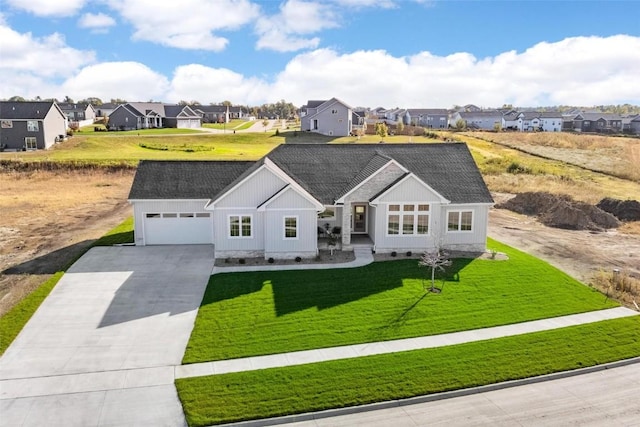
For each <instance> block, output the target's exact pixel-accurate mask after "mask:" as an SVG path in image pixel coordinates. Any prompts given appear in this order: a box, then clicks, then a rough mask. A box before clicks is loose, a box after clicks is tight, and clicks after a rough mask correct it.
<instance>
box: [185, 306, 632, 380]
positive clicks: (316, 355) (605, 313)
mask: <svg viewBox="0 0 640 427" xmlns="http://www.w3.org/2000/svg"><path fill="white" fill-rule="evenodd" d="M638 314H640V313H638V312H636V311H633V310H631V309H628V308H625V307H617V308H612V309H608V310H599V311H591V312H588V313H580V314H572V315H568V316H561V317H554V318H550V319H542V320H534V321H531V322H523V323H516V324H512V325H504V326H497V327H493V328H483V329H475V330H470V331H463V332H454V333H450V334H441V335H432V336H426V337H417V338H407V339H400V340H392V341H382V342H372V343H366V344H355V345H346V346H341V347H330V348H320V349H315V350H306V351H296V352H291V353H280V354H272V355H267V356H256V357H245V358H239V359H229V360H220V361H215V362H205V363H194V364H191V365H182V366H176V370H175V377H176V378H191V377H199V376H205V375H218V374H226V373H230V372H243V371H253V370H258V369H267V368H276V367H283V366H294V365H304V364H307V363H318V362H326V361H329V360H339V359H351V358H356V357H364V356H372V355H376V354H387V353H398V352H402V351H411V350H419V349H426V348H434V347H444V346H448V345H455V344H463V343H468V342H474V341H483V340H489V339H494V338H502V337H509V336H514V335H522V334H528V333H531V332H539V331H548V330H552V329H559V328H565V327H568V326H576V325H582V324H587V323H594V322H599V321H602V320H609V319H617V318H621V317H629V316H636V315H638Z"/></svg>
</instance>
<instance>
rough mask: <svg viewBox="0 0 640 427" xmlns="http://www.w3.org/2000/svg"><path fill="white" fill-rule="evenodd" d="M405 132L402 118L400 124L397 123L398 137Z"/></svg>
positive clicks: (399, 120) (399, 119)
mask: <svg viewBox="0 0 640 427" xmlns="http://www.w3.org/2000/svg"><path fill="white" fill-rule="evenodd" d="M403 130H404V123H402V117H399V118H398V122H397V123H396V135H400V134H401V133H402V131H403Z"/></svg>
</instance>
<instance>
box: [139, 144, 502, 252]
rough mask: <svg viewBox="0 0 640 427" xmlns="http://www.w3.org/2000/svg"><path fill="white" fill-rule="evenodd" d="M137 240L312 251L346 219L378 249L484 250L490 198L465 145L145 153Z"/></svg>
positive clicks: (348, 227)
mask: <svg viewBox="0 0 640 427" xmlns="http://www.w3.org/2000/svg"><path fill="white" fill-rule="evenodd" d="M129 201H130V203H131V204H132V205H133V209H134V221H135V244H136V245H163V244H213V245H215V256H216V258H229V257H256V256H257V257H265V259H268V258H271V257H272V258H279V259H283V258H294V257H298V256H299V257H306V258H309V257H314V256H316V254H317V253H318V248H319V243H318V242H319V237H322V236H323V233H322V231H323V230H324V229H327V228H329V229H333V228H334V227H340V229H341V233H340V239H341V243H342V249H343V250H350V249H352V248H353V246H352V239H358V240H359V241H362V240H365V241H367V242H369V243H370V246H371V247H372V250H374V251H377V252H383V253H384V252H387V253H388V252H392V251H397V252H401V251H402V252H404V251H424V250H428V249H432V248H434V247H435V246H436V245H438V246H441V247H443V248H446V249H449V250H462V251H484V250H485V249H486V238H487V221H488V212H489V208H490V207H491V206H492V204H493V199H492V198H491V195H490V193H489V191H488V189H487V187H486V185H485V183H484V181H483V179H482V176H481V175H480V172H479V171H478V168H477V166H476V164H475V163H474V161H473V158H472V157H471V154H470V152H469V150H468V148H467V146H466V145H465V144H462V143H452V144H389V145H380V144H357V145H324V144H322V145H321V144H284V145H280V146H278V147H277V148H275V149H274V150H273V151H272V152H270V153H269V154H267V155H266V156H265V157H263V158H262V159H261V160H259V161H257V162H245V161H142V162H141V163H140V165H139V167H138V170H137V172H136V176H135V179H134V182H133V185H132V188H131V192H130V194H129Z"/></svg>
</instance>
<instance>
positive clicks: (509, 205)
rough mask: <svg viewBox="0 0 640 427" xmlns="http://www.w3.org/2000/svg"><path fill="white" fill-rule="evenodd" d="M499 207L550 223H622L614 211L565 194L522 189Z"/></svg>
mask: <svg viewBox="0 0 640 427" xmlns="http://www.w3.org/2000/svg"><path fill="white" fill-rule="evenodd" d="M496 207H497V208H500V209H509V210H511V211H514V212H517V213H521V214H525V215H535V216H537V218H538V219H539V220H540V222H542V223H543V224H544V225H547V226H549V227H556V228H566V229H569V230H594V231H605V230H607V229H611V228H618V227H619V226H620V221H618V219H617V218H616V217H615V216H613V215H612V214H610V213H608V212H605V211H603V210H602V209H600V208H598V207H597V206H593V205H591V204H589V203H584V202H580V201H575V200H573V199H572V198H571V197H570V196H568V195H566V194H550V193H547V192H526V193H520V194H518V195H516V196H515V197H513V198H511V199H509V200H507V201H505V202H503V203H500V204H498V205H496Z"/></svg>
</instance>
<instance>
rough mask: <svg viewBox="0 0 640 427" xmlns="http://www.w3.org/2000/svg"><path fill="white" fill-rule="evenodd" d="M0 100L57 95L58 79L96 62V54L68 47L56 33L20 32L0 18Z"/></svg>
mask: <svg viewBox="0 0 640 427" xmlns="http://www.w3.org/2000/svg"><path fill="white" fill-rule="evenodd" d="M0 51H1V52H2V60H1V61H0V74H1V75H2V85H0V97H2V98H5V97H10V96H13V95H19V96H23V97H25V98H27V97H29V98H33V97H35V96H41V97H43V98H44V97H52V96H59V95H58V94H57V92H56V91H57V90H58V89H59V87H58V83H59V81H60V79H61V78H63V77H65V76H68V75H69V74H71V73H73V72H75V71H76V70H77V69H79V68H80V67H82V66H84V65H87V64H90V63H91V62H93V61H94V60H95V52H93V51H83V50H78V49H74V48H72V47H69V46H68V45H67V44H66V42H65V40H64V37H62V36H61V35H60V34H58V33H54V34H51V35H49V36H46V37H34V36H33V35H32V34H31V33H19V32H17V31H15V30H13V29H12V28H10V27H8V26H7V25H6V24H5V23H4V20H2V19H0Z"/></svg>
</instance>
